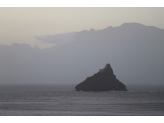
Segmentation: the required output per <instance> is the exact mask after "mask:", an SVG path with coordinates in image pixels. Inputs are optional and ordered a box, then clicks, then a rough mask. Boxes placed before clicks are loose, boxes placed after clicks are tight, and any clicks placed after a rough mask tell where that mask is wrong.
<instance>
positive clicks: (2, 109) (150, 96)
mask: <svg viewBox="0 0 164 123" xmlns="http://www.w3.org/2000/svg"><path fill="white" fill-rule="evenodd" d="M74 86H75V85H0V115H1V116H4V115H5V116H6V115H7V116H14V115H16V116H26V115H29V116H36V115H39V116H47V115H50V116H63V115H64V116H65V115H66V116H77V115H80V116H84V115H86V116H88V115H89V116H95V115H96V116H118V115H119V116H136V115H137V116H146V115H147V116H161V115H162V116H164V86H154V85H151V86H150V85H149V86H148V85H145V86H144V85H142V86H139V85H135V86H134V85H127V89H128V90H129V91H127V92H115V91H112V92H76V91H73V90H74Z"/></svg>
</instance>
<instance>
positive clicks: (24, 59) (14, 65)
mask: <svg viewBox="0 0 164 123" xmlns="http://www.w3.org/2000/svg"><path fill="white" fill-rule="evenodd" d="M36 38H37V39H38V40H40V41H42V42H47V43H55V44H57V45H56V46H53V47H52V48H49V49H48V48H47V49H39V48H38V47H37V46H36V47H30V45H27V44H13V45H11V46H5V45H0V58H1V59H0V78H1V81H0V83H79V82H82V81H83V80H84V79H85V78H86V77H88V76H90V75H92V74H93V73H95V72H96V71H98V70H99V69H100V68H102V67H103V66H104V65H105V64H107V63H110V64H111V66H112V68H113V70H114V72H115V73H114V74H115V75H116V76H117V78H118V79H119V80H120V81H122V82H123V83H125V84H164V76H163V73H164V65H163V63H164V57H163V52H164V48H163V47H164V30H163V29H159V28H156V27H151V26H144V25H142V24H138V23H127V24H123V25H121V26H119V27H115V28H114V27H112V26H110V27H107V28H105V29H102V30H94V29H91V30H84V31H81V32H73V33H67V34H60V35H50V36H45V37H36Z"/></svg>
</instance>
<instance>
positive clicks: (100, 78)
mask: <svg viewBox="0 0 164 123" xmlns="http://www.w3.org/2000/svg"><path fill="white" fill-rule="evenodd" d="M75 89H76V91H112V90H114V91H127V89H126V86H125V85H124V84H123V83H121V82H120V81H119V80H118V79H116V76H115V75H114V74H113V70H112V68H111V66H110V64H107V65H106V66H105V68H103V69H100V70H99V72H98V73H95V74H94V75H93V76H91V77H88V78H86V80H85V81H83V82H81V83H79V84H78V85H76V87H75Z"/></svg>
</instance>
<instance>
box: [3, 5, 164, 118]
mask: <svg viewBox="0 0 164 123" xmlns="http://www.w3.org/2000/svg"><path fill="white" fill-rule="evenodd" d="M0 10H1V11H0V16H1V19H0V27H1V28H0V34H1V36H0V115H1V116H13V115H14V116H163V115H164V98H163V97H164V65H163V63H164V57H163V53H164V27H163V22H164V18H163V16H161V13H163V12H164V8H109V7H108V8H0ZM106 25H108V26H106ZM104 26H105V28H102V27H104Z"/></svg>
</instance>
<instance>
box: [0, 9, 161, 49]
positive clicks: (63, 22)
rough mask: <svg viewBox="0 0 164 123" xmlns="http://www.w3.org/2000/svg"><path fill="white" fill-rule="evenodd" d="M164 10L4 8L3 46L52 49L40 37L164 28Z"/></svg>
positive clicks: (0, 39) (0, 14) (0, 20)
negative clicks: (138, 26)
mask: <svg viewBox="0 0 164 123" xmlns="http://www.w3.org/2000/svg"><path fill="white" fill-rule="evenodd" d="M163 13H164V8H110V7H108V8H105V7H104V8H0V44H4V45H11V44H13V43H26V44H30V45H31V46H35V45H38V47H40V48H46V47H51V46H53V45H54V44H52V43H43V42H41V41H40V40H38V39H37V38H35V37H36V36H39V37H40V36H47V35H54V34H61V33H67V32H78V31H80V30H88V29H90V28H94V29H96V30H99V29H102V28H104V27H106V26H109V25H111V26H113V27H116V26H120V25H121V24H123V23H130V22H136V23H141V24H144V25H148V26H155V27H158V28H162V29H164V23H163V22H164V16H163Z"/></svg>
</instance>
